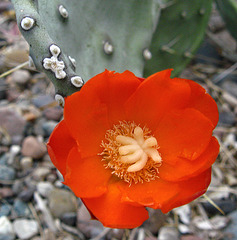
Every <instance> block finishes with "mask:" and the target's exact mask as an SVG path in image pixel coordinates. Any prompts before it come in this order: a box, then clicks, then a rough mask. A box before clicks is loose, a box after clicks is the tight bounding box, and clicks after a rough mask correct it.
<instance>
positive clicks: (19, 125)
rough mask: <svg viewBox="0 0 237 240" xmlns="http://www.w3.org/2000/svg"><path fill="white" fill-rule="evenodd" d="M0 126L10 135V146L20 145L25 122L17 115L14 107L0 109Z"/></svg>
mask: <svg viewBox="0 0 237 240" xmlns="http://www.w3.org/2000/svg"><path fill="white" fill-rule="evenodd" d="M0 126H1V127H2V128H4V129H5V130H6V132H7V133H8V134H9V135H10V137H11V142H12V144H20V142H21V140H22V138H23V132H24V128H25V126H26V120H25V119H24V118H23V116H21V115H20V114H19V113H18V111H17V108H16V107H9V106H6V107H0Z"/></svg>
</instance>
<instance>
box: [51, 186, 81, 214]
mask: <svg viewBox="0 0 237 240" xmlns="http://www.w3.org/2000/svg"><path fill="white" fill-rule="evenodd" d="M48 200H49V209H50V211H51V213H52V214H53V216H54V217H56V218H60V217H62V216H63V214H65V213H68V212H75V211H76V208H77V201H76V197H75V196H74V194H72V193H71V192H70V191H67V190H64V189H54V190H52V191H51V192H50V194H49V197H48Z"/></svg>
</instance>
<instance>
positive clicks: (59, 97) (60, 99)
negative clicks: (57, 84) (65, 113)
mask: <svg viewBox="0 0 237 240" xmlns="http://www.w3.org/2000/svg"><path fill="white" fill-rule="evenodd" d="M55 100H56V101H57V102H58V105H59V106H61V107H64V104H65V101H64V98H63V96H61V95H60V94H56V95H55Z"/></svg>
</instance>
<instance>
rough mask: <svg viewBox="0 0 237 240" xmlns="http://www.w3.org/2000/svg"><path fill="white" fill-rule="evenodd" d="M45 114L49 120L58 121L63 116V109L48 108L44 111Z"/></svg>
mask: <svg viewBox="0 0 237 240" xmlns="http://www.w3.org/2000/svg"><path fill="white" fill-rule="evenodd" d="M43 114H44V116H45V117H46V118H47V119H48V120H53V121H57V122H58V121H59V120H60V119H61V118H62V116H63V109H62V108H61V107H51V108H46V109H45V110H44V111H43Z"/></svg>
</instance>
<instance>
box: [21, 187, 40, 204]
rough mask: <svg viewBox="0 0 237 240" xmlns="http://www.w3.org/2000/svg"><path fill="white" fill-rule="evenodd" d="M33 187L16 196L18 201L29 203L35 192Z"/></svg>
mask: <svg viewBox="0 0 237 240" xmlns="http://www.w3.org/2000/svg"><path fill="white" fill-rule="evenodd" d="M35 189H36V188H35V187H34V186H31V187H29V188H27V189H25V190H23V191H22V192H20V193H19V194H18V197H19V199H21V200H22V201H23V202H29V201H31V200H32V198H33V195H34V192H35Z"/></svg>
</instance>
